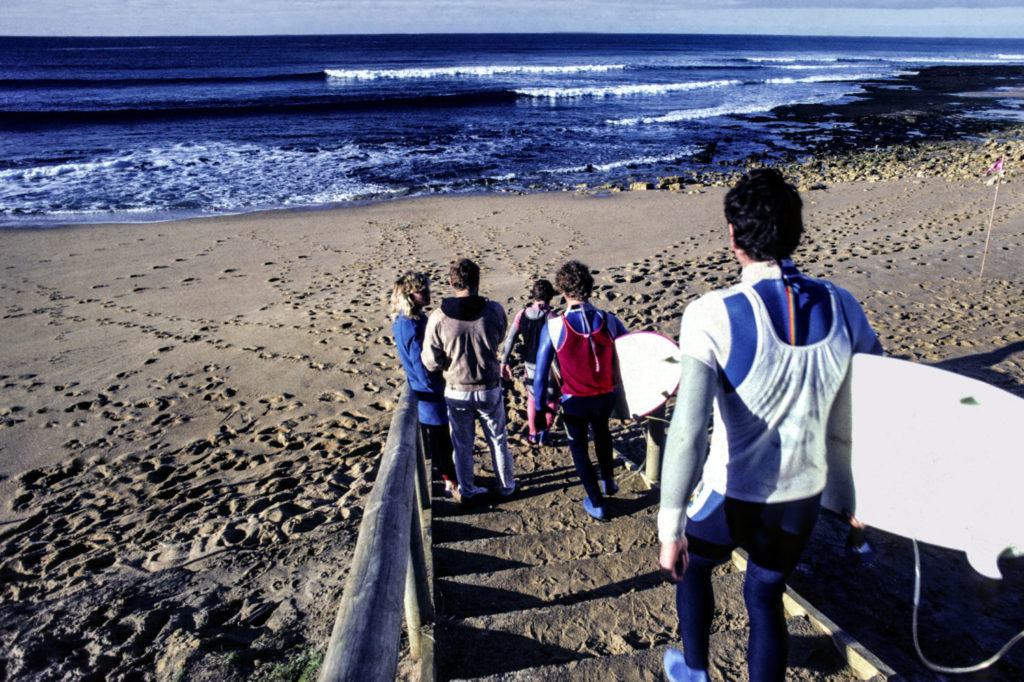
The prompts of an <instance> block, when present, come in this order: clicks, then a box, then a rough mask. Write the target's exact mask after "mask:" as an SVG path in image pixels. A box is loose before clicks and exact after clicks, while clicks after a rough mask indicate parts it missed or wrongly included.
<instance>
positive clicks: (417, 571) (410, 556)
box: [319, 385, 434, 682]
mask: <svg viewBox="0 0 1024 682" xmlns="http://www.w3.org/2000/svg"><path fill="white" fill-rule="evenodd" d="M418 423H419V420H418V418H417V400H416V396H415V394H413V392H412V391H411V390H409V386H408V385H406V386H405V388H404V389H403V390H402V395H401V398H400V399H399V403H398V408H397V409H396V410H395V415H394V417H393V418H392V420H391V428H390V430H389V431H388V440H387V445H386V446H385V448H384V454H383V456H382V458H381V462H380V467H379V469H378V472H377V479H376V482H375V483H374V485H373V490H372V491H371V492H370V497H369V500H368V501H367V503H366V508H365V509H364V511H363V521H362V523H361V525H360V526H359V539H358V540H357V541H356V550H355V556H354V557H353V559H352V566H351V569H350V572H349V576H348V581H347V582H346V583H345V591H344V593H343V594H342V598H341V604H340V606H339V607H338V615H337V617H336V618H335V621H334V629H333V631H332V632H331V640H330V643H329V644H328V645H327V652H326V653H325V654H324V661H323V664H322V666H321V668H320V677H319V679H320V682H335V681H336V680H351V681H352V682H373V681H375V680H380V681H381V682H391V681H392V680H394V679H395V677H396V671H397V667H398V656H399V646H400V643H401V635H402V614H403V611H404V613H405V620H406V629H407V631H408V636H409V646H410V653H411V656H412V658H413V659H414V660H415V659H419V661H420V668H421V678H422V679H423V680H424V681H425V682H429V681H431V680H433V678H434V674H433V645H432V630H431V625H430V623H432V621H433V618H434V614H433V602H432V599H431V596H430V580H429V575H428V573H429V567H428V562H429V556H428V555H427V554H425V553H424V549H423V548H424V538H425V536H426V537H429V532H430V488H429V479H428V477H427V469H426V464H425V461H424V457H423V446H422V442H421V439H420V436H419V427H418ZM428 546H429V543H428ZM424 624H426V625H424ZM424 630H427V632H426V633H425V634H426V635H427V636H426V637H424V636H423V635H424Z"/></svg>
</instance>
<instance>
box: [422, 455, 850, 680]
mask: <svg viewBox="0 0 1024 682" xmlns="http://www.w3.org/2000/svg"><path fill="white" fill-rule="evenodd" d="M513 449H514V453H515V458H516V476H517V480H518V482H519V491H518V492H517V494H516V495H515V496H513V498H512V499H510V500H493V501H491V502H490V503H484V504H482V505H479V506H474V507H473V508H470V509H466V508H464V507H461V506H460V505H458V504H456V503H454V502H453V501H451V500H449V499H447V498H444V497H443V495H440V488H438V487H436V486H435V494H436V495H440V496H437V497H435V498H434V503H433V526H432V533H433V573H434V588H435V610H436V613H435V618H436V620H435V627H434V637H435V642H436V644H435V647H434V663H435V669H436V676H437V679H438V680H462V679H473V680H582V681H587V680H595V681H596V680H601V681H606V680H663V679H665V678H664V674H663V672H662V666H661V657H662V654H663V651H664V649H665V647H667V646H678V632H677V629H678V626H677V621H676V609H675V591H674V586H672V585H670V584H669V583H667V582H665V581H664V580H663V579H662V578H661V577H660V575H659V573H658V571H657V556H658V545H657V527H656V525H657V524H656V515H657V507H658V492H657V489H655V490H649V489H647V487H646V485H645V484H644V481H643V479H642V477H641V476H640V475H639V474H638V473H637V471H636V469H637V466H636V464H634V463H633V462H632V461H631V459H629V457H630V455H623V456H622V457H623V458H622V459H620V460H618V461H617V462H616V465H617V468H616V474H617V481H618V484H619V487H620V489H619V492H618V493H617V494H616V495H615V496H614V497H613V498H612V501H611V502H610V505H611V506H610V508H611V510H612V518H611V520H609V521H606V522H598V521H595V520H593V519H591V518H590V517H589V516H588V515H587V513H586V512H585V511H584V509H583V505H582V499H583V497H584V492H583V488H582V486H581V485H580V483H579V481H578V479H577V477H576V474H575V471H574V469H573V467H572V460H571V457H570V455H569V450H568V446H567V444H566V442H565V438H564V436H559V437H557V439H556V441H555V446H554V447H550V446H549V447H545V448H541V449H531V448H529V446H528V445H527V444H525V443H515V444H513ZM637 459H638V460H639V458H637ZM486 460H489V456H488V455H487V454H486V453H478V457H477V461H478V462H483V461H486ZM478 469H480V467H479V466H478ZM477 484H478V485H487V486H491V487H493V486H494V478H493V475H491V473H490V472H489V471H488V470H487V469H486V468H484V470H483V472H482V473H481V475H479V476H478V479H477ZM740 563H742V562H740ZM743 575H744V574H743V572H742V570H741V569H740V568H739V567H738V566H737V565H736V564H735V563H727V564H725V565H723V566H721V567H719V569H718V570H717V571H716V577H715V581H716V584H715V600H716V608H715V618H714V624H713V634H712V638H711V653H712V673H711V674H712V678H713V679H716V680H746V679H747V671H746V662H745V651H746V640H747V618H746V611H745V608H744V606H743V596H742V581H743ZM789 631H790V656H789V665H790V671H789V674H788V679H794V680H822V681H843V682H846V681H849V680H855V679H858V678H859V677H864V675H863V674H861V675H858V674H857V673H856V672H855V671H854V670H853V669H852V668H851V667H849V665H847V663H846V660H844V658H842V657H840V656H839V654H838V653H837V650H836V648H835V646H834V645H833V643H832V639H831V638H830V637H829V636H828V635H827V634H825V633H823V632H822V631H821V630H819V629H817V628H816V627H815V626H814V624H813V623H812V619H811V618H809V617H808V616H807V615H806V614H804V615H796V616H792V617H790V618H789Z"/></svg>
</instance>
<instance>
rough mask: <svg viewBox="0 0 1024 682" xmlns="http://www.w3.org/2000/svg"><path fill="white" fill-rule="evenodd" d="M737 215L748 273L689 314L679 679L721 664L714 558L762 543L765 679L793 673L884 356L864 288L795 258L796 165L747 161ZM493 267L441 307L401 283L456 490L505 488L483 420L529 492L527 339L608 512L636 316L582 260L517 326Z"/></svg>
mask: <svg viewBox="0 0 1024 682" xmlns="http://www.w3.org/2000/svg"><path fill="white" fill-rule="evenodd" d="M725 219H726V224H727V226H728V235H729V245H730V247H731V249H732V251H733V253H734V255H735V258H736V261H737V262H738V263H739V265H740V266H741V269H742V275H741V278H740V282H739V283H737V284H735V285H733V286H730V287H727V288H724V289H719V290H715V291H711V292H709V293H707V294H704V295H703V296H700V297H699V298H697V299H696V300H694V301H692V302H691V303H690V304H688V305H687V307H686V309H685V311H684V312H683V316H682V320H681V323H680V331H679V346H680V352H681V358H680V368H681V375H680V384H679V391H678V395H677V398H676V402H675V406H674V408H673V410H672V415H671V420H670V425H669V429H668V435H667V438H666V443H665V448H664V455H663V456H664V461H663V464H662V482H661V505H660V508H659V511H658V536H659V540H660V542H661V549H660V555H659V567H660V570H661V571H662V573H663V575H665V577H666V578H667V579H669V580H671V581H672V582H674V583H676V585H677V588H676V607H677V611H678V616H679V630H680V635H681V639H682V645H683V649H682V651H679V650H677V649H674V648H670V649H667V650H666V653H665V655H664V667H665V673H666V675H667V677H668V678H669V679H670V680H673V681H680V680H688V681H689V680H693V681H703V680H707V679H709V678H708V672H707V671H708V665H709V639H710V637H709V635H710V626H711V619H712V616H713V612H714V601H713V591H712V583H711V572H712V569H713V568H714V567H715V566H716V565H718V564H719V563H722V562H723V561H726V560H727V559H728V557H729V556H730V555H731V553H732V550H733V549H735V548H736V547H743V548H744V549H745V550H746V551H747V553H748V555H749V561H748V565H747V573H746V578H745V581H744V587H743V597H744V601H745V604H746V607H747V612H748V615H749V620H750V635H749V646H748V654H747V659H748V669H749V673H750V679H751V680H753V681H755V682H758V681H761V680H782V679H784V676H785V670H786V654H787V632H786V623H785V617H784V613H783V606H782V595H783V593H784V591H785V581H786V579H787V577H788V576H789V575H790V573H791V572H792V571H793V569H794V568H795V567H796V564H797V561H798V560H799V558H800V554H801V553H802V551H803V548H804V546H805V544H806V542H807V539H808V537H809V536H810V533H811V530H812V528H813V526H814V522H815V519H816V518H817V515H818V511H819V507H820V499H821V493H822V491H823V489H824V487H825V482H826V472H827V468H826V463H825V429H826V424H827V420H828V415H829V411H830V408H831V405H832V402H833V400H834V398H835V396H836V394H837V393H838V391H839V387H840V385H841V384H842V383H843V380H844V378H845V376H846V373H847V369H848V367H849V364H850V361H851V358H852V355H853V353H855V352H865V353H881V345H880V343H879V341H878V338H877V336H876V334H875V333H874V331H873V330H872V328H871V326H870V324H869V323H868V320H867V318H866V316H865V315H864V311H863V309H862V308H861V306H860V304H859V303H858V302H857V301H856V299H855V298H854V297H853V296H852V295H851V294H850V293H849V292H847V291H846V290H844V289H842V288H840V287H838V286H836V285H834V284H832V283H830V282H828V281H825V280H818V279H813V278H810V277H807V276H805V275H803V274H802V273H801V272H800V271H799V270H798V269H797V268H796V266H795V265H794V264H793V262H792V260H791V256H792V254H793V252H794V251H795V250H796V248H797V246H798V244H799V242H800V237H801V235H802V233H803V229H804V226H803V219H802V201H801V199H800V196H799V193H798V192H797V190H796V188H794V187H793V186H792V185H790V184H789V183H787V182H786V181H785V180H784V179H783V177H782V176H781V174H779V173H778V172H777V171H775V170H770V169H761V170H755V171H752V172H750V173H748V174H747V175H745V176H744V177H743V178H742V179H741V180H740V181H739V182H738V183H737V184H736V186H735V187H733V188H732V189H731V190H730V191H729V192H728V193H727V195H726V198H725ZM479 275H480V270H479V267H477V266H476V264H475V263H473V262H472V261H470V260H468V259H461V260H458V261H456V262H455V263H453V264H452V266H451V269H450V272H449V284H450V285H451V287H452V289H453V291H454V295H453V296H452V297H449V298H445V299H444V300H442V302H441V305H440V306H439V307H437V308H435V309H434V310H433V311H432V312H431V313H430V315H429V316H426V315H425V314H424V308H425V307H426V306H427V305H429V304H430V287H429V281H428V279H427V278H426V277H425V276H424V275H422V274H420V273H414V272H408V273H405V274H404V275H402V276H401V277H399V278H398V280H397V281H396V283H395V287H394V291H393V295H392V308H393V320H394V323H393V330H394V336H395V342H396V344H397V346H398V350H399V355H400V356H401V359H402V364H403V367H404V368H405V371H406V375H407V378H408V380H409V384H410V387H411V388H412V390H413V391H415V392H416V395H417V397H418V398H419V417H420V423H421V428H422V432H423V438H424V442H425V444H426V445H427V448H428V453H430V454H431V455H432V457H433V458H434V460H433V461H434V463H435V464H436V465H437V466H438V468H439V469H440V471H441V474H442V476H443V478H444V480H445V486H446V490H447V491H448V492H449V494H451V495H452V496H453V497H455V498H456V499H459V500H461V501H463V502H464V503H467V502H472V501H473V498H474V497H476V496H477V495H481V494H484V493H485V492H487V491H486V490H484V489H483V488H480V487H478V486H476V485H475V482H474V478H473V464H474V462H473V440H474V434H475V423H476V422H479V423H480V425H481V428H482V431H483V433H484V436H485V439H486V441H487V445H488V448H489V450H490V453H491V457H492V461H493V465H494V471H495V473H496V476H497V479H498V483H499V490H498V491H497V494H499V495H502V496H505V497H507V496H510V495H513V494H514V493H515V490H516V481H515V478H514V474H513V465H512V457H511V454H510V453H509V448H508V439H507V435H506V428H505V408H504V402H503V396H502V387H501V379H502V378H503V377H504V378H505V379H510V378H511V377H512V371H511V368H510V365H509V363H508V360H509V356H510V352H511V350H512V348H513V346H514V344H515V340H516V337H517V336H520V337H521V338H522V340H523V344H524V349H525V350H524V356H525V363H524V372H523V378H524V379H525V380H526V383H527V389H528V396H529V400H528V421H529V434H530V436H529V437H530V441H531V443H536V444H537V445H542V444H544V443H545V442H546V440H547V439H548V438H549V434H550V431H551V427H552V425H553V420H554V416H555V414H556V411H560V413H561V415H562V422H563V424H564V426H565V430H566V433H567V435H568V437H569V450H570V452H571V455H572V459H573V464H574V466H575V469H576V472H577V475H578V476H579V478H580V482H581V483H582V485H583V488H584V490H585V492H586V495H585V497H584V498H583V506H584V508H585V509H586V511H587V513H588V514H590V515H591V516H592V517H594V518H596V519H599V520H603V519H606V518H608V516H609V508H608V505H607V504H606V499H605V498H606V496H608V495H612V494H614V493H615V492H616V490H617V487H616V485H615V480H614V475H613V459H612V438H611V434H610V431H609V428H608V421H609V417H610V415H611V413H612V410H613V408H614V404H615V376H614V364H615V355H614V340H615V338H616V337H618V336H620V335H622V334H625V333H626V328H625V326H624V325H623V323H622V322H621V320H619V319H618V318H617V317H615V316H614V315H613V314H611V313H609V312H607V311H603V310H601V309H599V308H597V307H596V306H594V305H592V304H591V303H590V302H589V299H590V296H591V293H592V291H593V285H594V280H593V277H592V276H591V273H590V270H589V269H588V268H587V266H586V265H584V264H582V263H580V262H578V261H569V262H567V263H565V264H564V265H563V266H562V267H561V268H560V269H559V270H558V272H557V273H556V275H555V283H554V287H553V288H552V287H551V285H550V284H549V283H548V282H547V281H545V280H538V281H537V282H535V283H534V286H533V289H532V292H531V294H532V299H533V301H532V303H531V304H530V306H528V307H527V308H525V309H524V310H522V311H520V312H519V313H518V314H517V315H516V317H515V318H514V321H513V325H512V329H511V331H509V330H508V329H507V326H508V322H507V316H506V314H505V311H504V309H503V308H502V307H501V305H500V304H498V303H496V302H493V301H489V300H487V299H486V298H484V297H481V296H480V295H479V293H478V290H479ZM553 289H557V290H558V291H559V292H560V293H561V294H562V296H563V298H564V299H565V308H564V310H563V311H562V312H561V313H558V314H556V313H555V312H554V311H553V310H552V309H551V306H550V301H551V299H552V298H553V295H554V291H553ZM709 419H712V420H713V421H712V423H713V429H712V435H711V439H710V445H709V443H708V429H707V426H708V422H709ZM590 432H592V433H593V441H594V453H595V457H596V459H597V468H596V470H595V468H594V465H593V463H592V461H591V459H590V456H589V453H588V433H590Z"/></svg>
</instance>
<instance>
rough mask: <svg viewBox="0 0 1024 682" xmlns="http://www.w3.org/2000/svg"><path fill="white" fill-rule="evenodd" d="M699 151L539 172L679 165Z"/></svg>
mask: <svg viewBox="0 0 1024 682" xmlns="http://www.w3.org/2000/svg"><path fill="white" fill-rule="evenodd" d="M699 149H700V148H699V147H696V146H693V145H688V146H686V147H682V148H681V149H679V150H677V151H676V153H674V154H671V155H667V156H638V157H636V158H632V159H623V160H621V161H609V162H607V163H590V164H586V165H583V166H570V167H567V168H548V169H545V170H541V171H538V172H540V173H547V174H553V175H561V174H564V173H587V172H607V171H613V170H616V169H619V168H628V167H631V166H651V165H655V164H662V163H679V162H680V161H681V160H682V159H685V158H686V157H688V156H690V155H691V154H695V153H696V152H697V151H699Z"/></svg>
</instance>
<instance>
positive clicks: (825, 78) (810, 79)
mask: <svg viewBox="0 0 1024 682" xmlns="http://www.w3.org/2000/svg"><path fill="white" fill-rule="evenodd" d="M885 77H886V74H881V73H856V74H838V73H832V74H821V75H817V76H804V77H803V78H767V79H765V80H764V81H763V82H764V83H766V84H767V85H795V84H797V83H829V82H840V81H842V82H846V81H864V80H877V79H879V78H885Z"/></svg>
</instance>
